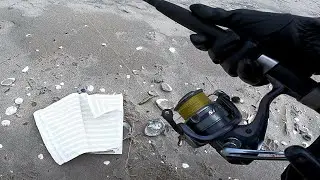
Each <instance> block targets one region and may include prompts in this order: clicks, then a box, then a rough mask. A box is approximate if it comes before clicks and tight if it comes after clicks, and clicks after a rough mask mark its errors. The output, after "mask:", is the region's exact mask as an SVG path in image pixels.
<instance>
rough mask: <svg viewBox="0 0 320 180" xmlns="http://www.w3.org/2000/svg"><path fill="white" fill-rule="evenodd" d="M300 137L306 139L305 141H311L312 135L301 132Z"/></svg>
mask: <svg viewBox="0 0 320 180" xmlns="http://www.w3.org/2000/svg"><path fill="white" fill-rule="evenodd" d="M302 138H303V139H304V140H306V141H311V139H312V135H311V134H309V133H303V134H302Z"/></svg>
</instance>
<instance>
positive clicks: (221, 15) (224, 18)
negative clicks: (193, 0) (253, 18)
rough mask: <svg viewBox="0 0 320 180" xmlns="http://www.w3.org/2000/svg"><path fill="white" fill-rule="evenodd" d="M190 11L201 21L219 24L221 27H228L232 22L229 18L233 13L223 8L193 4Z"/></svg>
mask: <svg viewBox="0 0 320 180" xmlns="http://www.w3.org/2000/svg"><path fill="white" fill-rule="evenodd" d="M190 10H191V12H192V13H193V14H195V15H196V16H197V17H199V18H200V19H203V20H205V21H208V22H211V23H213V24H218V25H221V26H225V27H228V26H229V25H230V24H231V22H229V19H230V18H229V16H230V15H231V13H230V12H229V11H226V10H224V9H221V8H212V7H209V6H206V5H203V4H192V5H191V6H190Z"/></svg>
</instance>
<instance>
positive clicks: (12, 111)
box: [6, 106, 18, 116]
mask: <svg viewBox="0 0 320 180" xmlns="http://www.w3.org/2000/svg"><path fill="white" fill-rule="evenodd" d="M17 110H18V108H17V107H15V106H10V107H8V108H7V109H6V115H7V116H10V115H13V114H15V113H16V112H17Z"/></svg>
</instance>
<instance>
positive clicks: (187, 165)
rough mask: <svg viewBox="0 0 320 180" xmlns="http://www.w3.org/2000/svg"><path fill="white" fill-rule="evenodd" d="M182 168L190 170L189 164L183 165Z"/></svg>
mask: <svg viewBox="0 0 320 180" xmlns="http://www.w3.org/2000/svg"><path fill="white" fill-rule="evenodd" d="M182 167H183V168H184V169H186V168H189V167H190V166H189V164H187V163H182Z"/></svg>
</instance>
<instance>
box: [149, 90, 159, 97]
mask: <svg viewBox="0 0 320 180" xmlns="http://www.w3.org/2000/svg"><path fill="white" fill-rule="evenodd" d="M148 94H149V95H150V96H153V97H158V96H159V94H158V93H157V92H156V91H148Z"/></svg>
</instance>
